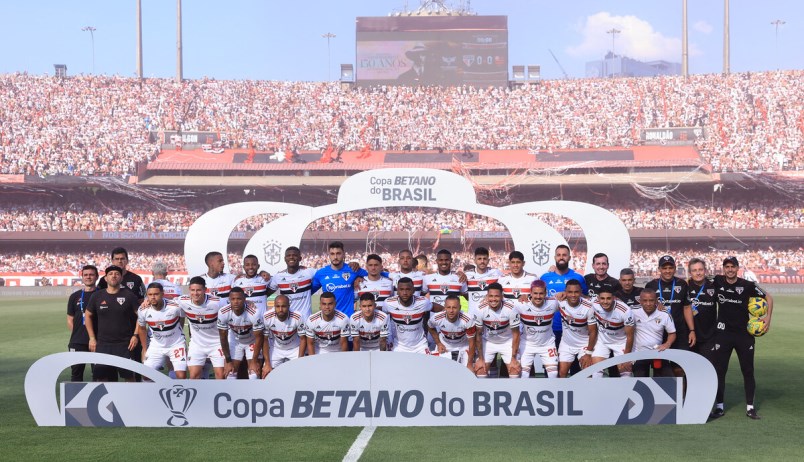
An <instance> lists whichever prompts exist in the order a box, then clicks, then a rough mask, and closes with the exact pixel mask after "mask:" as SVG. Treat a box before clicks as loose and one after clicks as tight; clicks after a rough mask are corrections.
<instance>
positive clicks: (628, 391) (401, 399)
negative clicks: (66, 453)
mask: <svg viewBox="0 0 804 462" xmlns="http://www.w3.org/2000/svg"><path fill="white" fill-rule="evenodd" d="M656 357H659V358H662V359H666V360H670V361H673V362H675V363H677V364H679V365H680V366H681V367H682V368H683V369H684V371H685V372H686V375H687V392H686V396H683V393H684V392H683V386H682V379H680V378H676V377H672V378H671V377H664V378H597V379H592V378H589V377H590V376H591V375H592V374H593V373H594V372H595V371H598V370H603V369H605V368H606V367H608V366H611V365H614V364H617V363H620V362H624V361H634V360H637V359H652V358H656ZM76 363H94V364H106V365H111V366H117V367H122V368H126V369H130V370H132V371H134V372H137V373H140V374H142V375H143V376H144V377H146V378H148V379H150V380H152V381H153V382H141V383H137V382H131V383H122V382H115V383H74V382H64V383H62V384H61V386H60V397H61V399H60V400H59V399H57V397H56V387H54V385H55V384H56V383H57V381H58V377H59V374H60V373H61V371H63V370H64V369H65V368H67V367H69V366H71V365H72V364H76ZM323 379H325V380H323ZM716 389H717V376H716V374H715V370H714V368H713V367H712V366H711V365H710V364H709V362H708V361H707V360H706V359H704V358H703V357H702V356H700V355H697V354H695V353H691V352H686V351H680V350H666V351H663V352H656V351H644V352H638V353H630V354H628V355H623V356H620V357H617V358H612V359H609V360H606V361H603V362H601V363H598V364H596V365H594V366H592V367H590V368H587V369H585V370H583V371H581V373H579V374H577V375H575V376H573V377H571V378H569V379H478V378H476V377H475V376H474V375H473V374H472V373H471V372H470V371H469V370H468V369H467V368H466V367H464V366H462V365H461V364H459V363H457V362H454V361H452V360H450V359H446V358H441V357H437V356H428V355H420V354H413V353H389V352H365V351H360V352H349V353H333V354H326V355H315V356H308V357H304V358H300V359H297V360H294V361H291V362H289V363H286V364H283V365H282V366H280V367H278V368H277V369H275V370H274V371H273V372H272V373H271V374H270V375H269V376H268V378H267V379H265V380H172V379H170V378H168V377H167V376H165V375H163V374H162V373H160V372H158V371H155V370H153V369H150V368H147V367H145V366H143V365H141V364H139V363H135V362H134V361H131V360H128V359H124V358H119V357H116V356H110V355H103V354H99V353H76V352H71V353H56V354H53V355H50V356H46V357H44V358H42V359H40V360H39V361H37V362H36V363H34V364H33V365H32V366H31V368H30V369H29V370H28V374H27V375H26V377H25V396H26V398H27V400H28V406H29V407H30V409H31V414H32V415H33V417H34V419H35V420H36V423H37V424H38V425H40V426H86V427H109V426H114V427H319V426H366V425H373V426H444V425H446V426H478V425H484V426H486V425H519V426H536V425H634V424H702V423H705V422H706V420H707V417H708V415H709V410H710V409H711V406H712V404H713V402H714V398H715V392H716Z"/></svg>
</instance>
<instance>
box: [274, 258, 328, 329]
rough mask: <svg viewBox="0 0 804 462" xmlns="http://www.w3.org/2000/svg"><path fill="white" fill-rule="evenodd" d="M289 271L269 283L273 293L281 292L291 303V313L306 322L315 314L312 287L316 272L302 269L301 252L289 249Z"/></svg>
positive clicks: (280, 273)
mask: <svg viewBox="0 0 804 462" xmlns="http://www.w3.org/2000/svg"><path fill="white" fill-rule="evenodd" d="M285 265H287V269H285V270H284V271H280V272H279V273H277V274H276V275H274V277H272V278H271V280H270V281H269V282H268V289H269V290H270V291H271V292H276V291H279V293H280V294H281V295H284V296H285V297H287V298H288V300H289V301H290V311H292V312H293V313H296V314H298V315H299V316H300V317H301V319H302V320H306V319H307V318H309V317H310V315H311V314H313V309H312V303H313V302H312V293H313V292H312V287H313V277H315V272H316V271H315V270H314V269H312V268H302V267H301V250H299V248H298V247H288V248H287V250H285Z"/></svg>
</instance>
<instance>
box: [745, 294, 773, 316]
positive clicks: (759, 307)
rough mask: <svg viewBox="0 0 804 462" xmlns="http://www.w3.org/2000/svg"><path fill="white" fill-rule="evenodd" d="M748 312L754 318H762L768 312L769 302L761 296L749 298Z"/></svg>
mask: <svg viewBox="0 0 804 462" xmlns="http://www.w3.org/2000/svg"><path fill="white" fill-rule="evenodd" d="M748 314H749V315H751V317H753V318H761V317H762V316H765V315H766V314H768V302H767V301H766V300H765V299H764V298H761V297H751V298H749V299H748Z"/></svg>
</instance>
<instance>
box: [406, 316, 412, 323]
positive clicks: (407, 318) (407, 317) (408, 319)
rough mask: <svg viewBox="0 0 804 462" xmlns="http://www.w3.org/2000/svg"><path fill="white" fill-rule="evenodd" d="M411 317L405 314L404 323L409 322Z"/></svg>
mask: <svg viewBox="0 0 804 462" xmlns="http://www.w3.org/2000/svg"><path fill="white" fill-rule="evenodd" d="M411 319H412V317H411V316H410V315H409V314H406V315H405V324H410V320H411Z"/></svg>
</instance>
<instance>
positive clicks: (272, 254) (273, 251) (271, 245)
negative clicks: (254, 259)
mask: <svg viewBox="0 0 804 462" xmlns="http://www.w3.org/2000/svg"><path fill="white" fill-rule="evenodd" d="M262 251H263V253H264V256H265V262H266V263H268V264H269V265H276V264H279V262H280V260H281V259H282V244H280V243H279V241H276V240H273V241H268V242H266V243H265V244H264V245H263V246H262Z"/></svg>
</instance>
